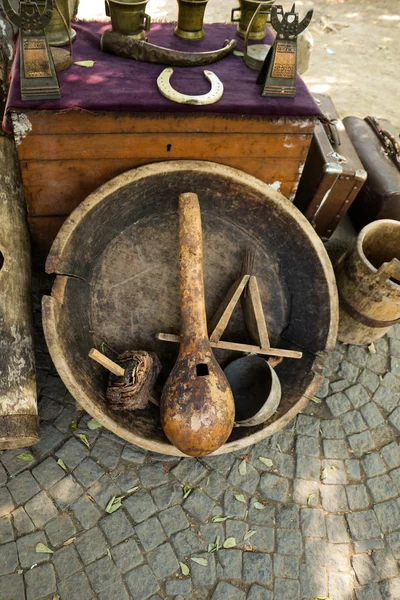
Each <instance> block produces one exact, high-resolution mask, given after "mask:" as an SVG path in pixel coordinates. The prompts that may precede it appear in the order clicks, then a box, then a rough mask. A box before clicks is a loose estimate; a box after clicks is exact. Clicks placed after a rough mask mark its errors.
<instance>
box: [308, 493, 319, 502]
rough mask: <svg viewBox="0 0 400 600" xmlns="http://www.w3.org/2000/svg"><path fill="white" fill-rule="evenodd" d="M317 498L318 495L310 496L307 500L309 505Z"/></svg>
mask: <svg viewBox="0 0 400 600" xmlns="http://www.w3.org/2000/svg"><path fill="white" fill-rule="evenodd" d="M316 497H317V494H310V495H309V496H308V498H307V504H311V502H312V501H313V500H314V498H316Z"/></svg>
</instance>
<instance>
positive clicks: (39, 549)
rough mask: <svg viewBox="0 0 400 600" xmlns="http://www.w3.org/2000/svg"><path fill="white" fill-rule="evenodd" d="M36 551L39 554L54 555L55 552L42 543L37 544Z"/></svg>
mask: <svg viewBox="0 0 400 600" xmlns="http://www.w3.org/2000/svg"><path fill="white" fill-rule="evenodd" d="M35 551H36V552H37V553H38V554H54V552H53V550H50V548H48V547H47V546H45V545H44V544H42V543H41V542H40V543H39V544H36V548H35Z"/></svg>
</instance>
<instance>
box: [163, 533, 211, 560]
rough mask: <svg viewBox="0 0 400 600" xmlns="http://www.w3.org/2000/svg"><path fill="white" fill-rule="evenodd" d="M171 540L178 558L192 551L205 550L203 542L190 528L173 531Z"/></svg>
mask: <svg viewBox="0 0 400 600" xmlns="http://www.w3.org/2000/svg"><path fill="white" fill-rule="evenodd" d="M171 542H172V545H173V547H174V549H175V552H176V553H177V555H178V558H180V559H181V558H183V557H185V556H189V555H191V554H193V552H199V551H201V550H205V546H206V544H205V542H204V541H203V540H202V539H201V538H200V537H199V536H198V535H197V534H196V533H195V532H194V531H193V530H192V529H185V530H184V531H179V532H178V533H174V535H172V536H171Z"/></svg>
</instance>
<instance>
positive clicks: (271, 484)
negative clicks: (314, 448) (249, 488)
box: [260, 459, 316, 502]
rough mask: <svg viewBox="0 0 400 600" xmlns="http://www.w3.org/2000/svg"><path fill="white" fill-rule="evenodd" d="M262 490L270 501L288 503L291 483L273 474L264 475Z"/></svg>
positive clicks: (261, 482) (261, 481)
mask: <svg viewBox="0 0 400 600" xmlns="http://www.w3.org/2000/svg"><path fill="white" fill-rule="evenodd" d="M311 460H316V459H311ZM260 490H261V493H262V494H263V496H264V497H265V498H267V499H269V500H276V501H277V502H286V499H287V495H288V491H289V482H288V480H287V479H285V478H284V477H278V475H274V474H273V473H264V474H263V475H262V476H261V480H260Z"/></svg>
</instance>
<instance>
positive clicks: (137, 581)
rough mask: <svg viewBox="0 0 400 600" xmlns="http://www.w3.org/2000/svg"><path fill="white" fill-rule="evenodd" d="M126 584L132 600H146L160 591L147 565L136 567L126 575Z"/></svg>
mask: <svg viewBox="0 0 400 600" xmlns="http://www.w3.org/2000/svg"><path fill="white" fill-rule="evenodd" d="M126 583H127V585H128V589H129V591H130V593H131V594H132V598H133V600H147V598H150V596H152V595H153V594H155V593H156V592H157V591H158V590H159V589H160V586H159V585H158V582H157V579H156V578H155V577H154V575H153V573H152V572H151V570H150V567H148V566H147V565H142V566H141V567H137V569H134V570H133V571H131V572H130V573H128V575H127V576H126Z"/></svg>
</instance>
